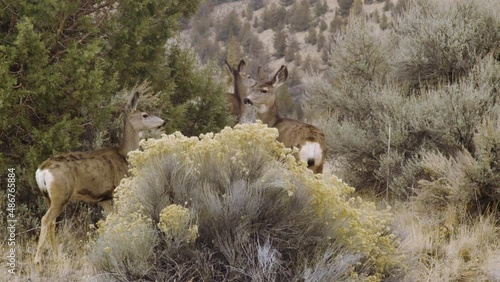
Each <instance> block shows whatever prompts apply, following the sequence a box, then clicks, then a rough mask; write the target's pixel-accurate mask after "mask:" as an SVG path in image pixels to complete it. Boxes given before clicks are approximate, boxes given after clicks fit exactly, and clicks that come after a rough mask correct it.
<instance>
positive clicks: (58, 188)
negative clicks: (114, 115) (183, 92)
mask: <svg viewBox="0 0 500 282" xmlns="http://www.w3.org/2000/svg"><path fill="white" fill-rule="evenodd" d="M139 89H140V88H137V89H134V90H133V91H132V93H131V95H130V97H129V100H128V102H127V105H126V106H125V117H124V130H123V139H122V142H121V145H120V146H119V147H117V148H105V149H100V150H95V151H87V152H72V153H65V154H61V155H56V156H52V157H50V158H48V159H47V160H46V161H44V162H43V163H42V164H41V165H40V166H39V167H38V169H37V171H36V175H35V176H36V182H37V184H38V188H39V189H40V191H41V193H42V195H43V196H44V199H45V202H46V203H47V205H48V207H49V208H48V210H47V213H46V214H45V215H44V216H43V218H42V221H41V225H42V227H41V231H40V238H39V240H38V247H37V251H36V256H35V264H36V265H37V267H39V265H40V263H41V256H42V253H43V250H42V248H43V246H44V243H45V241H46V239H47V233H48V235H49V238H50V243H51V247H52V251H53V253H54V254H57V247H56V242H55V220H56V218H57V217H58V216H59V214H60V213H61V211H62V209H63V208H64V206H65V205H66V204H67V203H68V202H70V201H85V202H92V203H95V202H98V203H99V204H100V205H101V206H102V207H103V209H104V211H105V213H106V214H109V213H111V212H112V206H111V199H112V198H113V191H114V190H115V188H116V186H118V184H119V183H120V180H121V179H122V178H123V177H125V176H126V175H128V162H127V154H128V152H130V151H133V150H136V149H138V148H139V141H140V136H139V134H140V133H141V132H143V131H146V130H150V129H157V128H160V127H162V126H163V125H164V124H165V121H163V120H162V119H161V118H159V117H157V116H154V115H150V114H148V113H146V112H142V111H138V110H136V106H137V102H138V99H139V91H140V90H139Z"/></svg>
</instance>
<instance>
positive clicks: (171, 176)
mask: <svg viewBox="0 0 500 282" xmlns="http://www.w3.org/2000/svg"><path fill="white" fill-rule="evenodd" d="M297 1H298V0H297ZM278 2H279V1H269V3H278ZM310 2H316V1H310ZM326 2H327V3H328V5H329V10H328V12H327V13H326V14H324V15H323V16H322V17H323V19H327V20H326V22H327V23H328V24H330V22H331V21H332V20H333V19H334V18H335V17H334V16H335V10H334V8H335V7H337V6H338V3H337V1H330V0H329V1H326ZM385 2H388V1H385ZM394 2H396V3H393V4H395V5H398V4H399V3H406V4H405V5H404V6H402V4H401V5H400V6H397V8H398V9H399V10H396V9H393V10H388V11H384V7H385V5H386V4H385V3H383V2H377V1H373V4H370V5H365V6H364V14H362V15H361V16H358V17H354V16H351V17H346V18H343V19H342V25H341V27H340V29H338V30H335V31H334V32H331V34H329V37H328V44H327V46H329V47H328V48H325V50H326V55H327V56H326V57H324V55H323V53H325V52H324V51H321V52H319V51H318V50H317V48H316V46H313V45H311V44H307V43H305V39H304V38H305V37H306V36H307V32H306V31H301V32H297V33H295V36H296V38H297V40H298V41H299V48H300V54H301V57H302V60H303V59H304V58H305V57H306V54H307V53H311V52H312V53H314V56H315V58H317V60H318V61H317V62H318V65H320V67H319V68H316V69H313V70H311V69H309V70H310V71H311V72H310V75H307V74H304V71H305V70H308V69H307V66H306V65H304V64H302V63H301V64H297V62H296V61H293V62H291V63H287V64H290V65H292V64H293V65H295V66H296V67H297V68H300V71H299V72H300V75H298V76H300V77H301V78H302V81H301V82H300V83H302V82H305V89H306V90H307V92H306V93H307V94H304V95H303V96H301V97H300V99H301V100H303V103H304V104H305V108H304V110H303V111H304V117H306V118H308V119H309V121H311V120H312V121H313V123H314V124H315V125H317V126H318V127H320V128H322V129H323V130H324V131H325V132H326V134H327V139H328V149H329V153H330V155H329V159H330V169H329V170H331V174H333V175H335V176H332V175H330V172H328V173H326V174H325V175H324V176H313V175H312V174H311V173H310V172H309V171H307V170H306V169H305V167H304V166H303V165H297V164H296V163H295V161H294V160H293V158H292V157H291V155H290V152H289V151H288V150H286V149H284V148H283V147H282V146H281V145H279V144H278V143H276V142H274V141H273V139H274V138H275V137H276V132H275V131H274V130H272V129H267V128H265V126H263V125H261V124H256V125H243V126H237V127H236V128H234V129H230V128H226V129H224V130H223V131H222V132H220V133H216V134H212V133H209V134H207V135H202V136H201V137H200V138H188V137H185V136H182V135H181V134H173V135H168V136H167V135H165V136H163V137H162V138H161V139H159V140H149V141H146V142H143V143H142V148H143V149H142V150H141V151H140V152H139V151H138V152H135V153H134V154H133V155H132V160H131V162H132V165H133V167H134V168H133V169H132V174H133V176H132V177H131V178H129V179H126V180H124V181H123V182H122V184H121V185H120V187H119V188H117V191H118V193H117V200H116V207H117V213H115V214H112V215H111V216H110V217H108V218H107V220H106V221H101V222H99V223H98V224H95V225H94V224H91V223H95V222H96V221H97V220H98V218H99V216H98V215H96V209H95V208H93V207H92V208H89V206H87V205H78V206H76V207H75V206H73V207H69V208H68V209H69V210H67V211H66V212H65V215H66V216H65V218H63V219H62V220H61V221H60V222H59V223H58V227H57V232H58V238H59V242H58V243H59V255H58V256H56V257H54V256H52V255H51V254H50V253H49V252H48V253H47V256H46V263H45V271H44V272H43V273H38V272H37V271H36V270H35V269H34V266H33V264H32V261H33V259H34V254H35V251H36V238H37V236H36V235H34V234H32V231H31V233H30V236H22V238H23V239H22V240H21V241H19V244H20V245H22V246H23V247H22V248H19V250H20V253H18V254H19V256H18V267H19V270H20V271H19V272H18V273H17V274H16V276H15V277H11V278H12V279H10V280H9V281H26V280H28V279H30V280H31V281H63V280H64V281H68V280H71V281H227V280H233V281H311V282H313V281H314V282H316V281H500V184H499V183H500V149H499V148H500V107H499V104H498V103H499V102H498V101H499V95H500V92H499V91H500V47H499V44H500V19H499V18H498V15H497V14H496V13H497V11H499V10H500V2H498V1H496V0H479V1H465V0H463V1H462V0H457V1H442V2H440V1H437V0H434V1H433V0H424V1H415V2H414V3H413V4H410V2H412V1H403V0H400V1H394ZM247 4H248V1H236V2H234V3H226V4H220V5H218V6H216V7H215V9H214V11H213V12H211V13H213V14H212V17H213V15H217V18H215V17H213V19H214V23H212V25H211V26H210V27H209V29H208V30H209V31H208V34H210V38H212V39H214V38H215V36H216V35H215V33H216V31H215V21H216V20H222V18H224V16H225V15H227V14H228V13H230V12H231V11H232V10H233V9H234V10H236V11H237V13H238V14H241V13H243V12H244V11H246V10H247V9H246V7H247ZM403 8H404V9H403ZM202 9H203V7H202ZM287 9H289V8H287ZM376 11H377V13H378V16H377V17H381V16H382V15H383V14H385V15H387V16H388V17H389V23H390V24H389V25H388V26H387V27H386V28H384V29H381V28H380V24H379V23H377V22H376V20H375V12H376ZM205 12H206V11H205ZM263 13H264V9H263V8H261V9H258V10H256V11H255V12H254V14H253V16H254V17H261V16H262V14H263ZM200 15H202V16H205V17H207V16H208V15H210V13H209V14H204V12H203V11H200V12H199V14H198V16H200ZM215 19H216V20H215ZM246 21H249V20H248V19H246ZM249 22H250V21H249ZM250 23H251V22H250ZM192 25H193V27H194V28H196V24H195V23H192ZM318 25H319V21H318ZM315 28H317V29H318V30H319V26H315ZM285 29H286V30H287V31H289V30H290V26H286V27H285ZM251 30H252V32H254V33H255V34H257V36H258V38H259V39H260V40H261V41H263V42H266V43H265V49H266V50H267V51H268V53H271V50H272V49H273V45H272V42H271V41H272V40H271V38H272V37H273V35H274V33H275V31H273V30H272V29H267V30H261V31H260V32H259V31H258V27H253V26H252V28H251ZM189 32H192V30H190V29H186V30H185V31H184V33H183V39H184V40H186V41H190V40H192V38H190V35H188V34H189ZM207 38H208V37H207ZM218 44H220V45H217V46H219V47H224V48H225V46H226V45H225V43H218ZM224 48H222V50H224ZM195 49H196V48H195ZM241 50H244V47H242V48H241ZM242 53H245V52H242ZM242 53H240V55H241V56H245V55H243V54H242ZM201 56H202V55H201V54H200V57H201ZM248 56H249V57H250V58H255V57H252V56H253V55H248ZM226 57H229V55H228V54H227V53H223V54H222V55H221V54H217V55H215V56H214V57H211V58H210V60H213V61H217V60H220V59H221V58H222V59H223V58H226ZM271 58H272V59H271ZM261 59H262V58H259V60H261ZM265 59H266V60H267V61H272V62H273V63H272V64H282V63H283V62H284V60H285V59H284V58H279V59H277V58H273V57H272V55H270V54H268V57H265ZM256 61H258V60H256ZM272 66H274V65H271V67H272ZM296 84H299V83H296ZM294 98H297V97H295V96H294ZM290 107H292V106H290ZM336 176H338V177H339V178H341V179H343V180H344V181H345V183H344V182H342V181H340V180H339V178H337V177H336ZM346 183H347V184H346ZM351 187H355V188H356V191H354V189H352V188H351ZM0 193H2V192H0ZM360 197H362V198H363V199H364V200H361V199H360ZM1 198H4V197H3V195H2V197H1ZM366 199H368V201H367V200H366ZM3 204H4V203H0V207H1V208H2V209H4V207H3V206H2V205H3ZM387 206H391V208H390V209H388V208H387ZM25 224H26V225H27V226H37V224H38V223H37V222H31V223H25ZM28 229H30V228H29V227H27V228H26V230H28ZM0 251H1V252H2V253H7V246H6V245H5V244H4V245H2V249H0ZM4 260H5V258H2V259H0V262H1V266H0V271H1V272H2V273H5V272H6V267H5V265H6V263H5V261H4ZM190 279H194V280H190Z"/></svg>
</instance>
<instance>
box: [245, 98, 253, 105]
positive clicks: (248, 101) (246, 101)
mask: <svg viewBox="0 0 500 282" xmlns="http://www.w3.org/2000/svg"><path fill="white" fill-rule="evenodd" d="M243 104H245V105H250V106H251V105H253V102H252V101H251V100H250V99H248V98H245V99H243Z"/></svg>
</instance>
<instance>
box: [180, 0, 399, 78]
mask: <svg viewBox="0 0 500 282" xmlns="http://www.w3.org/2000/svg"><path fill="white" fill-rule="evenodd" d="M363 2H364V3H363ZM393 2H396V4H394V3H393ZM400 2H401V3H397V1H395V0H386V1H383V0H382V1H380V0H371V1H370V0H365V1H361V0H355V1H354V0H260V1H258V0H243V1H230V0H229V1H224V0H209V1H206V2H205V4H203V6H202V7H201V9H200V10H199V12H198V13H197V14H196V15H195V16H194V17H192V18H191V20H190V21H188V22H186V23H185V25H184V30H183V32H182V34H181V40H182V42H183V44H185V45H187V46H190V47H192V48H193V49H194V50H195V52H196V53H197V54H198V56H199V58H200V60H201V61H202V62H203V63H207V62H210V61H215V62H217V63H218V64H219V65H221V66H222V63H223V60H224V59H228V60H229V62H232V63H236V62H237V61H239V59H240V58H245V59H247V61H250V68H251V69H250V71H255V70H256V68H257V66H258V65H263V66H264V67H266V68H267V69H268V70H271V71H273V70H275V69H277V68H278V67H279V66H280V65H282V64H287V65H288V66H289V69H294V68H296V71H292V73H294V72H295V75H297V73H298V74H299V75H303V72H308V73H311V72H313V73H316V72H321V71H323V70H325V69H326V67H327V65H328V61H329V54H330V51H331V43H332V41H333V40H334V36H335V34H336V33H338V32H341V31H342V29H343V28H344V27H345V24H346V23H347V21H348V17H349V16H350V15H353V14H355V15H358V16H364V17H366V20H367V21H368V22H369V23H370V27H371V30H372V32H374V33H376V34H380V33H382V32H383V31H384V30H387V29H388V28H390V27H391V19H392V18H393V15H397V14H398V13H399V12H400V11H401V10H402V9H403V8H404V2H406V1H400ZM293 83H298V81H293V80H292V84H293Z"/></svg>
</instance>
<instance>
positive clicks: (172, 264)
mask: <svg viewBox="0 0 500 282" xmlns="http://www.w3.org/2000/svg"><path fill="white" fill-rule="evenodd" d="M277 137H278V132H277V130H276V129H274V128H268V127H267V126H266V125H264V124H261V123H257V124H244V125H237V126H235V127H234V128H229V127H228V128H225V129H224V130H222V131H221V132H219V133H217V134H213V133H208V134H205V135H201V136H200V137H186V136H183V135H182V134H180V133H174V134H171V135H163V136H162V137H161V138H160V139H150V140H145V141H141V150H137V151H134V152H131V153H130V154H129V162H130V166H131V174H132V176H131V177H129V178H126V179H124V180H123V181H122V183H121V184H120V186H119V187H118V188H117V189H116V192H115V196H116V199H115V208H116V213H113V214H111V215H110V216H109V217H108V218H107V220H106V222H105V223H104V224H102V226H101V227H100V229H99V236H98V238H97V240H96V244H95V246H94V248H93V252H95V253H96V254H101V255H102V256H104V257H107V258H112V259H113V260H114V261H116V262H120V261H124V260H125V261H127V260H129V257H133V256H134V254H126V253H127V252H135V251H136V249H135V248H130V247H129V246H133V245H134V244H145V248H144V249H148V250H153V251H152V253H150V254H145V255H144V257H143V260H142V261H141V263H146V264H149V268H148V269H149V270H148V273H147V275H148V277H151V279H155V280H165V279H177V280H180V281H184V280H190V279H195V280H211V281H213V280H221V279H222V280H223V279H229V278H231V279H235V280H238V279H240V280H241V279H243V280H245V279H248V277H251V279H257V280H266V281H270V280H294V279H295V280H296V279H302V280H306V281H315V280H316V281H317V280H318V279H320V277H322V278H321V279H329V280H345V279H350V280H353V279H354V280H358V281H377V280H380V279H382V278H384V277H386V276H387V273H388V272H389V270H390V269H392V268H394V267H398V264H397V254H396V247H395V243H394V241H395V238H394V237H393V235H391V234H390V230H389V224H390V222H391V217H390V214H389V212H388V211H380V210H377V209H376V207H375V205H374V204H373V203H369V202H365V201H363V200H361V199H359V198H353V197H352V193H353V191H354V189H353V188H352V187H349V186H348V185H347V184H345V183H344V182H342V181H341V180H340V179H338V178H336V177H334V176H328V177H327V176H324V175H314V174H312V172H311V171H310V170H308V169H307V168H306V166H305V164H303V163H298V162H297V161H296V160H295V158H294V157H293V156H292V150H291V149H288V148H285V147H284V146H283V144H281V143H278V142H277V141H276V138H277ZM136 227H138V228H140V229H141V230H143V231H144V232H146V233H147V236H146V237H144V238H140V239H137V238H135V239H133V238H132V237H131V236H133V234H135V233H134V232H135V229H134V228H136ZM151 231H155V232H151ZM151 234H153V235H152V238H149V236H150V235H151ZM162 236H163V238H165V239H166V240H159V238H161V237H162ZM139 237H140V235H139ZM146 238H147V240H145V239H146ZM115 242H117V244H118V243H119V244H123V247H122V249H123V252H124V253H118V252H116V250H114V248H115V245H114V244H115ZM172 242H173V243H172ZM152 245H154V246H152ZM142 251H143V250H142ZM327 254H328V255H327ZM95 257H97V256H95ZM153 257H154V259H153ZM108 260H109V261H111V259H108ZM95 262H96V266H97V268H98V269H101V270H103V271H105V272H109V273H113V272H117V270H116V267H114V266H116V265H120V264H119V263H114V264H110V263H108V262H107V261H105V262H106V263H107V264H104V263H103V261H102V259H100V260H97V261H95ZM123 265H128V267H135V266H134V265H133V264H130V262H127V263H122V264H121V265H120V266H123ZM190 269H191V270H192V269H198V270H199V271H194V272H193V271H189V270H190ZM236 270H238V271H236ZM122 272H125V271H122ZM128 278H133V279H136V278H137V277H128Z"/></svg>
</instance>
